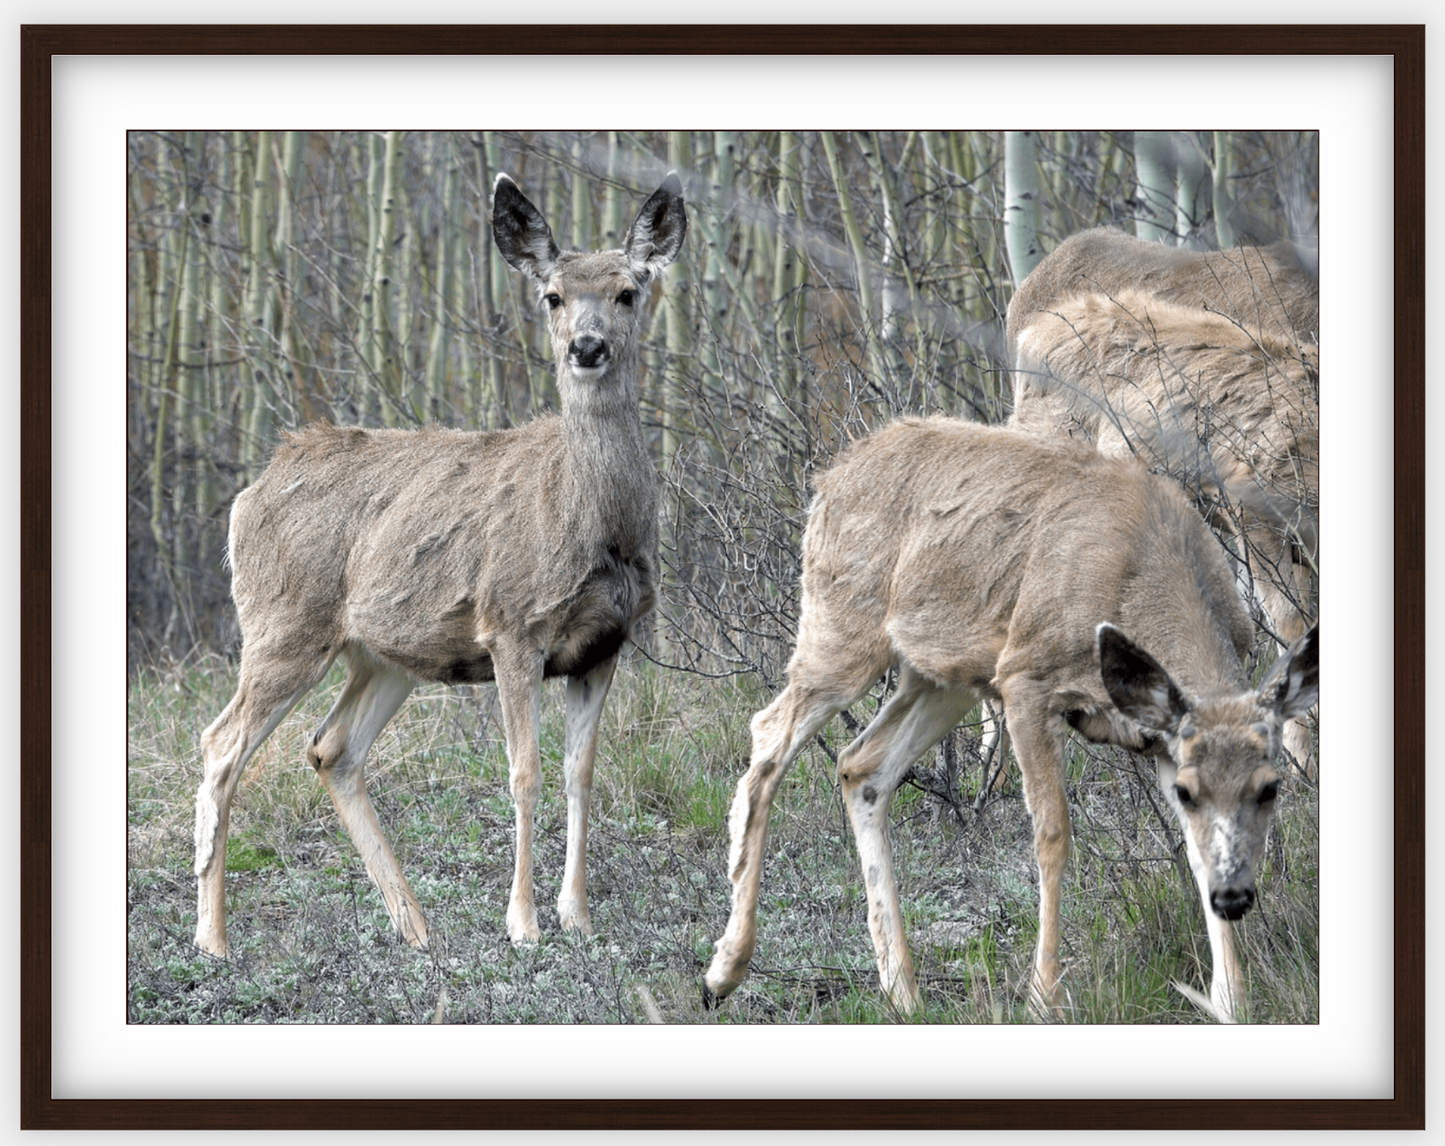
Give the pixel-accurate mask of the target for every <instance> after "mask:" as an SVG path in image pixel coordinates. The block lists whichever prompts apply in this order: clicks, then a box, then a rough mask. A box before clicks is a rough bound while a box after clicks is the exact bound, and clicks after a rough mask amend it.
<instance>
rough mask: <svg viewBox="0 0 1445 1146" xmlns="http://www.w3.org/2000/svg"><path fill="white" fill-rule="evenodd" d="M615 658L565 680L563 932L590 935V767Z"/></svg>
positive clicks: (560, 900)
mask: <svg viewBox="0 0 1445 1146" xmlns="http://www.w3.org/2000/svg"><path fill="white" fill-rule="evenodd" d="M616 668H617V658H616V657H611V658H610V659H608V660H606V661H604V662H603V663H602V664H600V665H598V666H597V667H596V668H594V669H593V670H592V671H591V672H589V673H586V674H585V675H583V676H570V677H568V678H567V751H566V757H565V759H564V762H563V765H562V773H563V785H564V787H565V789H566V792H567V863H566V867H565V868H564V869H563V872H562V892H561V894H560V895H559V896H558V898H557V915H558V918H559V919H560V920H561V922H562V926H563V927H564V928H569V929H570V928H574V927H576V928H581V930H583V931H584V932H586V933H587V934H589V935H590V934H591V933H592V920H591V917H590V916H589V915H588V912H587V812H588V809H589V807H590V806H591V803H592V765H593V762H594V760H595V758H596V755H597V724H598V720H599V718H600V717H601V715H602V703H603V701H605V700H606V699H607V692H608V690H609V689H610V688H611V687H612V674H613V672H614V671H615V670H616Z"/></svg>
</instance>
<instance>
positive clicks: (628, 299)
mask: <svg viewBox="0 0 1445 1146" xmlns="http://www.w3.org/2000/svg"><path fill="white" fill-rule="evenodd" d="M636 299H637V292H636V291H635V290H625V291H623V292H622V293H621V294H619V295H618V296H617V301H618V302H620V303H621V304H622V305H623V306H631V305H632V304H633V302H635V301H636Z"/></svg>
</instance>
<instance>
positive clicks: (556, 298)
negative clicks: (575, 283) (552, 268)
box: [542, 291, 562, 310]
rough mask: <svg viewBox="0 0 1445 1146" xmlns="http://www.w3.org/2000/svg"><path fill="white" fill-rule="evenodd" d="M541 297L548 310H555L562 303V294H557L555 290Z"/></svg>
mask: <svg viewBox="0 0 1445 1146" xmlns="http://www.w3.org/2000/svg"><path fill="white" fill-rule="evenodd" d="M542 298H543V299H544V300H545V302H546V303H547V309H548V310H556V309H557V308H558V307H559V306H561V305H562V296H561V295H560V294H557V293H556V292H555V291H551V292H549V293H547V294H544V295H543V296H542Z"/></svg>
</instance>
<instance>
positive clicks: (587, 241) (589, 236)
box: [572, 132, 597, 251]
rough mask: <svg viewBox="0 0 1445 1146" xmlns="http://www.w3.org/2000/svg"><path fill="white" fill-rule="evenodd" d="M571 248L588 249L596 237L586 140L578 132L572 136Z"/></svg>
mask: <svg viewBox="0 0 1445 1146" xmlns="http://www.w3.org/2000/svg"><path fill="white" fill-rule="evenodd" d="M572 164H573V170H572V248H573V249H574V250H578V251H586V250H590V249H591V247H592V245H593V242H594V241H595V239H596V237H597V232H596V231H595V230H593V229H592V228H593V226H594V220H593V218H592V200H591V195H590V194H589V191H590V188H589V186H588V184H589V182H590V180H589V177H588V175H587V171H588V168H589V164H588V163H587V141H586V140H585V139H584V138H583V136H582V133H581V132H578V133H577V134H576V135H575V136H573V138H572Z"/></svg>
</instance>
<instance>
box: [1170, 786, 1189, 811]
mask: <svg viewBox="0 0 1445 1146" xmlns="http://www.w3.org/2000/svg"><path fill="white" fill-rule="evenodd" d="M1174 796H1175V798H1176V799H1178V801H1179V802H1180V803H1181V804H1183V805H1184V806H1185V807H1186V808H1187V807H1189V806H1190V805H1191V804H1193V803H1194V797H1193V796H1191V795H1190V794H1189V789H1188V788H1186V787H1185V786H1184V785H1183V784H1175V785H1174Z"/></svg>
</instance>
